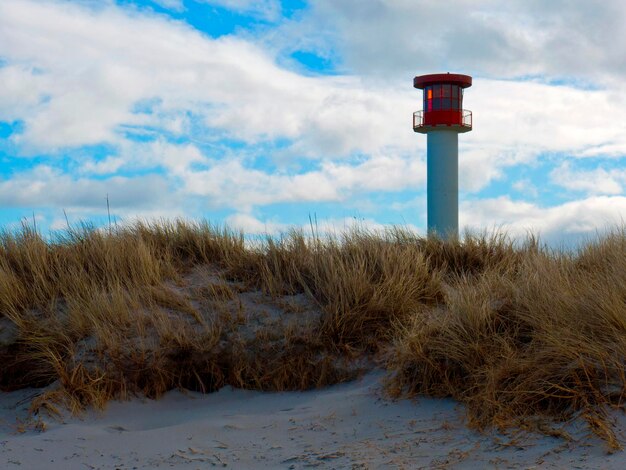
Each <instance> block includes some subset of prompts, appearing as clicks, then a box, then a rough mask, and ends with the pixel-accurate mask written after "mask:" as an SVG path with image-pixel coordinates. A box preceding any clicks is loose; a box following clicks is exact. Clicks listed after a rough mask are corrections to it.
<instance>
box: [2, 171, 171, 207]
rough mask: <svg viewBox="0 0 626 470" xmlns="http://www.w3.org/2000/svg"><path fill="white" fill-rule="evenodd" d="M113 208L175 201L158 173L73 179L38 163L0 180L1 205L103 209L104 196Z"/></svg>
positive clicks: (104, 204)
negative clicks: (9, 177) (97, 178)
mask: <svg viewBox="0 0 626 470" xmlns="http://www.w3.org/2000/svg"><path fill="white" fill-rule="evenodd" d="M107 194H109V200H110V202H111V205H112V207H114V208H116V209H122V208H141V207H142V206H143V207H146V206H148V207H149V206H153V205H155V206H158V205H159V204H164V203H165V201H166V200H168V199H169V201H168V202H167V204H168V205H169V204H171V203H173V202H174V200H173V198H172V196H173V195H172V194H168V183H167V181H166V180H165V179H164V178H163V177H160V176H157V175H148V176H142V177H136V178H126V177H121V176H116V177H112V178H107V179H102V180H100V179H99V180H93V179H88V178H73V177H71V176H69V175H66V174H63V173H61V172H60V171H58V170H55V169H53V168H50V167H48V166H38V167H35V168H33V169H32V170H31V171H28V172H23V173H19V174H18V175H16V176H14V177H13V178H11V179H8V180H4V181H0V205H1V206H3V207H26V208H33V207H42V206H46V207H55V208H58V209H63V208H67V209H72V208H88V209H92V210H100V211H102V210H106V196H107Z"/></svg>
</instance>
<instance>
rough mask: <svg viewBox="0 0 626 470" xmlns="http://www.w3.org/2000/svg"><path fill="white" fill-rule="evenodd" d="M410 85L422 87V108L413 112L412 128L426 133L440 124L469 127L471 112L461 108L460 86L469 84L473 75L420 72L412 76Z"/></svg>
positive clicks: (466, 128)
mask: <svg viewBox="0 0 626 470" xmlns="http://www.w3.org/2000/svg"><path fill="white" fill-rule="evenodd" d="M413 86H414V87H415V88H418V89H421V90H423V91H424V99H423V109H422V111H417V112H415V113H414V114H413V130H414V131H415V132H420V133H422V134H425V133H427V132H430V131H432V130H438V129H440V128H448V129H449V130H455V131H457V132H469V131H471V130H472V112H471V111H468V110H464V109H463V90H464V89H465V88H468V87H470V86H472V77H470V76H469V75H461V74H451V73H435V74H430V75H421V76H418V77H415V78H414V79H413Z"/></svg>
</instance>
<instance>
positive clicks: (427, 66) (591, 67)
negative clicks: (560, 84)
mask: <svg viewBox="0 0 626 470" xmlns="http://www.w3.org/2000/svg"><path fill="white" fill-rule="evenodd" d="M311 7H312V13H311V15H310V16H308V17H307V18H305V19H304V20H303V21H305V22H311V23H313V24H314V25H317V27H318V28H319V29H326V30H327V29H328V28H332V30H333V31H334V35H333V36H332V38H331V40H332V42H333V44H334V45H336V47H339V48H340V50H341V52H342V57H344V58H345V64H346V66H347V67H348V68H349V69H350V70H352V71H356V72H358V73H364V74H374V75H381V74H396V75H397V74H401V73H407V72H408V73H411V72H413V71H414V70H415V72H418V73H429V72H433V71H440V70H441V71H446V70H450V71H453V70H454V71H456V70H464V71H466V72H469V73H473V74H477V75H481V76H490V77H501V78H502V77H509V78H512V77H520V76H529V75H547V76H552V77H574V78H577V79H582V80H587V81H591V80H598V79H600V80H615V79H617V80H620V77H622V76H623V75H624V73H625V72H626V62H624V60H623V57H624V56H626V33H625V32H624V29H623V28H622V25H623V23H624V21H625V19H626V6H625V5H624V3H623V2H622V1H621V0H607V1H604V2H602V3H590V2H588V1H585V0H554V1H551V2H550V3H549V4H546V2H543V1H539V0H530V1H529V0H511V1H507V2H497V1H495V0H452V1H447V2H433V1H430V0H372V1H369V2H367V3H364V2H362V1H359V0H344V1H341V2H337V1H334V0H319V1H316V2H313V3H312V4H311ZM373 19H375V20H373ZM307 27H309V28H314V26H307ZM607 45H610V47H607ZM452 69H453V70H452Z"/></svg>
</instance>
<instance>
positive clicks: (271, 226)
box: [225, 213, 289, 235]
mask: <svg viewBox="0 0 626 470" xmlns="http://www.w3.org/2000/svg"><path fill="white" fill-rule="evenodd" d="M225 222H226V225H227V226H228V227H229V228H231V229H233V230H241V231H243V232H244V233H245V234H246V235H275V234H278V233H280V232H283V231H285V230H287V229H288V228H289V226H288V225H286V224H281V223H277V222H270V221H261V220H259V219H257V218H255V217H254V216H252V215H250V214H242V213H237V214H232V215H229V216H228V217H226V220H225Z"/></svg>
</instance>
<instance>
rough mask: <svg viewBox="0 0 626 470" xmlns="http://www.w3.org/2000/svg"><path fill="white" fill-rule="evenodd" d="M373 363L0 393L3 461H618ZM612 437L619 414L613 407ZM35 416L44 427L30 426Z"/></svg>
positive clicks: (6, 465)
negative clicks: (519, 426)
mask: <svg viewBox="0 0 626 470" xmlns="http://www.w3.org/2000/svg"><path fill="white" fill-rule="evenodd" d="M382 378H383V372H381V371H374V372H370V373H368V374H367V375H365V376H364V377H362V378H361V379H359V380H355V381H353V382H349V383H345V384H339V385H335V386H331V387H327V388H325V389H321V390H311V391H305V392H280V393H269V392H257V391H247V390H237V389H233V388H231V387H225V388H223V389H221V390H220V391H219V392H216V393H212V394H207V395H202V394H200V393H196V392H183V391H171V392H168V393H167V394H165V395H164V396H163V397H162V398H160V399H159V400H149V399H145V398H135V399H133V400H131V401H126V402H112V403H110V404H109V406H108V407H107V409H106V410H105V411H104V412H102V413H98V412H95V411H88V412H86V413H85V414H84V415H83V416H81V417H65V418H64V419H63V420H62V421H56V420H54V419H51V418H49V417H42V418H41V421H39V425H38V426H37V422H38V419H37V418H34V419H33V418H30V419H29V418H27V410H28V405H29V403H30V400H31V399H32V397H33V396H34V395H36V394H37V393H40V392H41V390H37V389H27V390H20V391H18V392H12V393H0V467H1V468H3V469H13V468H15V469H17V468H20V469H51V470H52V469H59V470H60V469H67V470H72V469H81V470H84V469H99V468H102V469H147V468H184V469H204V468H213V467H222V468H242V469H245V468H250V469H257V468H276V469H279V468H285V469H300V468H311V467H317V468H347V469H378V468H406V469H416V468H475V469H482V468H503V469H504V468H605V469H613V468H614V469H623V468H626V457H625V454H624V453H622V452H618V453H615V454H610V455H609V454H607V453H606V450H605V447H604V445H603V443H602V442H601V441H599V440H598V439H597V438H594V437H589V436H588V435H586V434H585V433H586V431H583V427H582V425H581V424H580V423H578V424H577V423H573V424H569V425H568V431H570V432H571V433H572V434H573V435H574V437H575V438H576V441H574V442H567V441H565V440H563V439H559V438H554V437H547V436H543V435H536V434H527V433H525V434H523V435H522V434H518V435H514V434H513V433H509V434H507V435H505V434H498V433H496V432H493V431H490V432H487V433H484V434H481V433H478V432H476V431H472V430H469V429H468V428H467V426H466V423H465V412H464V408H463V406H462V405H460V404H458V403H456V402H454V401H452V400H448V399H431V398H420V399H419V400H416V401H411V400H398V401H392V400H389V399H387V398H384V397H383V394H382V386H381V379H382ZM615 419H617V420H619V422H618V423H617V425H618V431H620V436H623V433H622V432H621V431H622V430H623V429H626V420H623V418H622V417H621V416H617V415H616V418H615ZM42 423H45V427H46V430H45V431H43V432H42V431H40V430H39V429H38V427H39V428H40V427H41V426H42Z"/></svg>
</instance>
